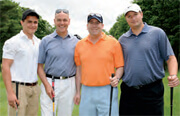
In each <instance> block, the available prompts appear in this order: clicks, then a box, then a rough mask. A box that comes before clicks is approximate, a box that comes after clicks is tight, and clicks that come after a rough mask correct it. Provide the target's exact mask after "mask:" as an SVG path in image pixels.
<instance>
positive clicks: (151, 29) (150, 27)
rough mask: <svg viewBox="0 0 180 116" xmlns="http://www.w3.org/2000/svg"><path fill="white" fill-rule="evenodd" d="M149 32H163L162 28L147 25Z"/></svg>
mask: <svg viewBox="0 0 180 116" xmlns="http://www.w3.org/2000/svg"><path fill="white" fill-rule="evenodd" d="M148 29H149V33H154V34H155V33H157V34H165V32H164V30H163V29H161V28H160V27H157V26H153V25H148Z"/></svg>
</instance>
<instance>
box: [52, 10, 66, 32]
mask: <svg viewBox="0 0 180 116" xmlns="http://www.w3.org/2000/svg"><path fill="white" fill-rule="evenodd" d="M54 23H55V26H56V31H57V33H59V34H61V33H66V32H67V29H68V26H69V24H70V19H69V15H68V14H66V13H63V12H61V13H58V14H56V15H55V19H54Z"/></svg>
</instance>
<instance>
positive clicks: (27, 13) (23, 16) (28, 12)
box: [22, 9, 39, 21]
mask: <svg viewBox="0 0 180 116" xmlns="http://www.w3.org/2000/svg"><path fill="white" fill-rule="evenodd" d="M27 16H36V17H37V18H38V19H39V15H38V14H37V13H36V12H35V11H34V10H31V9H28V10H26V11H24V13H23V15H22V20H23V21H24V20H25V19H26V17H27Z"/></svg>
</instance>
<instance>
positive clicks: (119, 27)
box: [109, 15, 129, 39]
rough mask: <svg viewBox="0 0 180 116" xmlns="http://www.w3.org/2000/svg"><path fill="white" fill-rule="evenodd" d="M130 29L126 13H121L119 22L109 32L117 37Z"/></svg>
mask: <svg viewBox="0 0 180 116" xmlns="http://www.w3.org/2000/svg"><path fill="white" fill-rule="evenodd" d="M128 29H129V26H128V24H127V22H126V19H125V17H124V15H120V16H118V18H117V22H116V23H115V24H114V25H113V27H112V28H111V29H110V31H109V33H110V34H111V35H113V36H114V37H115V38H116V39H118V38H119V37H120V35H122V34H123V33H125V32H126V31H127V30H128Z"/></svg>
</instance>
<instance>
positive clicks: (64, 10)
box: [55, 9, 69, 14]
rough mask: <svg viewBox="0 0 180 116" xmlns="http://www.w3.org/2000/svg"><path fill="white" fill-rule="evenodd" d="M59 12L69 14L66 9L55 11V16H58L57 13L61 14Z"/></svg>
mask: <svg viewBox="0 0 180 116" xmlns="http://www.w3.org/2000/svg"><path fill="white" fill-rule="evenodd" d="M61 12H63V13H65V14H69V11H68V10H66V9H57V10H56V13H55V14H58V13H61Z"/></svg>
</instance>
